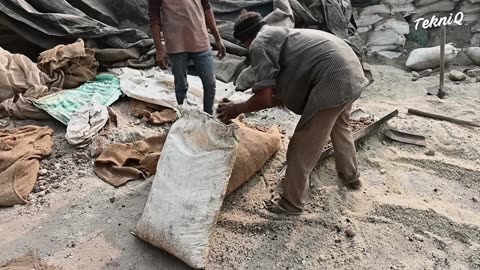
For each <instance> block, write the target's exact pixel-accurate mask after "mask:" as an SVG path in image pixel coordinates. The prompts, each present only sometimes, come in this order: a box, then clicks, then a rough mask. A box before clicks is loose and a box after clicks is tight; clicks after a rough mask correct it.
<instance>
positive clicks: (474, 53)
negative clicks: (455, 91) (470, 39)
mask: <svg viewBox="0 0 480 270" xmlns="http://www.w3.org/2000/svg"><path fill="white" fill-rule="evenodd" d="M464 52H465V54H466V55H467V57H468V59H470V61H472V62H473V63H474V64H475V65H479V66H480V47H470V48H466V49H465V50H464Z"/></svg>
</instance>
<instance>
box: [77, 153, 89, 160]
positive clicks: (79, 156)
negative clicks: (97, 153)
mask: <svg viewBox="0 0 480 270" xmlns="http://www.w3.org/2000/svg"><path fill="white" fill-rule="evenodd" d="M77 159H79V160H85V161H87V160H90V156H89V155H88V154H87V153H85V152H82V153H78V154H77Z"/></svg>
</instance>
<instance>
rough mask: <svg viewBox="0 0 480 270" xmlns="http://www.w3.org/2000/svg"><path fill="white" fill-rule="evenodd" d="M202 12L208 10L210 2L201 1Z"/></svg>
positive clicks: (206, 0) (208, 0)
mask: <svg viewBox="0 0 480 270" xmlns="http://www.w3.org/2000/svg"><path fill="white" fill-rule="evenodd" d="M202 7H203V10H210V9H211V8H212V5H210V0H202Z"/></svg>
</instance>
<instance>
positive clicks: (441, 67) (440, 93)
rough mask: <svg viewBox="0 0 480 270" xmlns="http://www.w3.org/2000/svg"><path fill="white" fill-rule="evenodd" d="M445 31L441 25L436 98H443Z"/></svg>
mask: <svg viewBox="0 0 480 270" xmlns="http://www.w3.org/2000/svg"><path fill="white" fill-rule="evenodd" d="M446 32H447V30H446V27H445V25H444V24H442V29H441V33H440V39H441V44H440V86H439V89H438V97H440V98H443V97H444V96H445V92H444V91H443V89H444V83H445V43H446V42H447V41H446V39H447V38H446V35H447V33H446Z"/></svg>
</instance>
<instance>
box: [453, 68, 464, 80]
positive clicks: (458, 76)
mask: <svg viewBox="0 0 480 270" xmlns="http://www.w3.org/2000/svg"><path fill="white" fill-rule="evenodd" d="M449 78H450V80H452V81H463V80H465V79H466V78H467V76H466V75H465V74H463V73H462V72H460V71H458V70H452V71H450V74H449Z"/></svg>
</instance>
